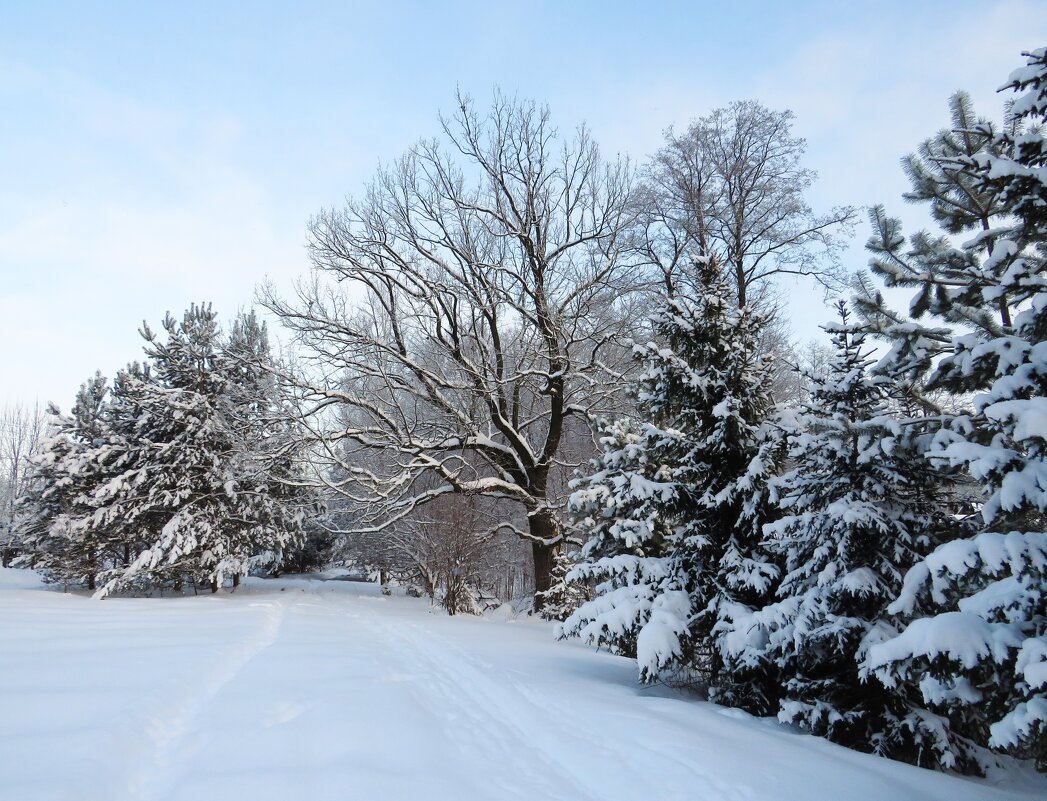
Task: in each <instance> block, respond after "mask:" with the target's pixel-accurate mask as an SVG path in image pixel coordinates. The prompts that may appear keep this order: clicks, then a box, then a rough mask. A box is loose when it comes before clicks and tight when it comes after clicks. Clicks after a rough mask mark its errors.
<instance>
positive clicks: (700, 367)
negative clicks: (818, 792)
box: [561, 259, 778, 710]
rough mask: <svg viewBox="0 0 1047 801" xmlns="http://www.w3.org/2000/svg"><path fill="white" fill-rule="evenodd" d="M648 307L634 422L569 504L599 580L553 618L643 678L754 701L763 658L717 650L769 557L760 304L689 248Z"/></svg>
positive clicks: (764, 581)
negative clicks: (764, 531)
mask: <svg viewBox="0 0 1047 801" xmlns="http://www.w3.org/2000/svg"><path fill="white" fill-rule="evenodd" d="M671 290H672V291H671V292H670V294H669V297H667V299H666V302H665V307H664V309H663V310H662V312H661V313H660V314H659V315H658V316H657V317H656V318H655V320H654V324H655V330H656V333H657V335H658V337H659V339H660V340H661V341H660V343H658V344H656V343H653V342H652V343H648V344H645V345H640V346H637V347H636V349H635V350H636V356H637V358H639V359H640V360H641V361H642V362H643V363H644V365H645V369H644V371H643V373H642V376H641V378H640V380H639V382H638V386H637V390H636V396H637V405H638V408H639V409H640V411H641V413H642V414H644V415H645V416H646V418H647V419H645V420H644V422H643V423H642V424H638V425H635V426H632V427H631V426H629V425H627V424H625V423H619V424H617V425H616V426H615V427H613V428H612V429H611V430H610V432H609V436H608V437H605V439H604V452H603V454H602V456H601V458H600V460H599V462H598V465H597V467H598V469H597V471H596V472H595V473H594V474H593V475H591V476H589V477H588V478H586V479H584V480H582V481H581V482H580V483H579V486H578V490H577V491H576V493H575V495H574V496H573V497H572V502H571V503H572V506H573V508H574V509H575V511H576V514H578V515H579V516H580V518H581V520H580V525H581V528H582V529H583V531H586V532H587V534H588V543H587V545H586V547H585V549H584V551H583V553H584V555H585V556H586V558H587V560H589V561H588V562H587V564H586V565H583V566H581V567H580V568H578V569H577V571H576V572H577V574H578V575H579V576H584V577H588V578H593V579H596V580H599V581H601V582H602V583H601V584H600V585H598V587H597V595H596V598H594V599H593V601H591V602H589V603H587V604H585V605H583V606H582V607H581V608H580V609H579V610H578V612H576V613H575V614H574V615H572V616H571V617H570V618H568V619H567V621H565V623H564V625H563V627H562V629H561V631H562V633H563V634H565V635H570V634H577V635H580V636H582V637H583V638H585V639H587V640H589V641H593V642H598V643H606V644H610V645H613V646H617V647H619V648H620V649H623V650H625V651H629V650H630V649H631V647H632V646H634V645H635V648H636V654H637V659H638V662H639V666H640V676H641V679H642V680H644V681H651V680H654V679H656V678H658V677H660V676H666V675H670V674H672V673H673V672H675V671H678V670H681V669H682V670H686V671H697V672H698V673H699V674H700V675H702V676H703V677H704V678H705V680H707V681H708V682H709V684H710V686H711V693H712V694H713V696H714V697H715V698H716V699H717V700H720V701H722V702H725V703H730V704H734V705H740V706H745V707H746V708H750V709H755V710H760V709H763V708H764V707H765V706H766V705H767V704H768V703H769V698H770V696H771V694H772V693H773V684H774V681H773V679H771V677H769V676H768V675H766V673H765V672H764V670H763V669H764V667H765V666H764V665H759V666H755V665H749V664H737V665H730V666H728V665H727V664H726V663H725V653H726V651H725V649H724V643H725V640H726V638H727V637H728V636H729V635H730V632H731V630H732V626H733V620H735V619H737V618H740V617H742V616H743V615H744V612H745V611H746V610H749V609H750V606H751V605H753V604H757V603H759V602H760V601H761V599H763V598H764V597H765V596H766V594H767V593H768V592H770V591H771V589H772V585H773V582H774V579H775V578H776V576H777V573H778V568H777V566H776V565H774V564H773V563H772V561H771V560H769V559H768V558H767V555H766V554H764V553H762V552H761V551H760V548H759V542H760V529H761V527H762V525H763V523H764V522H765V521H766V519H767V516H768V514H769V513H770V508H769V504H768V501H767V495H766V486H765V485H766V479H767V477H768V475H769V472H770V471H771V469H772V468H773V463H774V459H773V458H772V457H773V454H774V452H775V450H776V445H775V443H774V442H773V441H771V440H769V439H765V438H764V436H763V431H762V429H761V424H762V423H763V421H764V418H765V417H766V415H767V414H768V411H769V408H770V399H769V397H768V395H767V391H766V387H767V385H768V383H769V379H768V365H767V363H766V360H765V359H764V358H762V357H761V356H760V355H759V335H760V333H761V330H762V328H763V326H764V325H765V323H766V317H765V315H763V314H761V313H760V312H758V311H756V310H754V309H752V308H742V309H738V308H737V307H736V306H735V304H734V302H733V295H732V292H731V288H730V285H729V283H728V282H727V280H726V279H725V277H724V275H723V274H722V273H721V271H720V269H719V268H718V266H717V265H716V264H715V262H713V261H712V260H709V259H699V260H696V262H695V264H694V269H693V273H692V274H691V275H690V276H687V280H686V282H680V283H679V284H678V285H676V286H674V287H671Z"/></svg>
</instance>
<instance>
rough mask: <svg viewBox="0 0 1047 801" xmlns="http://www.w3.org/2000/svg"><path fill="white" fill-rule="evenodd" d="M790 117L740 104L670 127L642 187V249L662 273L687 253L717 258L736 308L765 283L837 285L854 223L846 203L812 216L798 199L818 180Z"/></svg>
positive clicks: (758, 295)
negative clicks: (799, 280)
mask: <svg viewBox="0 0 1047 801" xmlns="http://www.w3.org/2000/svg"><path fill="white" fill-rule="evenodd" d="M792 124H793V114H792V112H791V111H772V110H771V109H768V108H766V107H764V106H762V105H761V104H759V103H757V102H754V101H751V100H747V101H741V102H735V103H732V104H730V105H729V106H727V107H725V108H719V109H716V110H715V111H712V112H711V113H709V114H708V115H706V116H704V117H701V118H700V119H698V120H695V121H694V122H693V123H691V125H690V126H689V127H688V128H687V130H686V131H685V132H683V133H676V132H675V131H672V130H670V131H669V132H667V133H666V136H665V140H666V141H665V146H664V147H663V148H662V149H661V150H660V151H658V153H657V154H656V155H655V157H654V158H653V159H652V160H651V162H650V164H649V166H648V168H647V173H646V181H645V187H644V188H645V192H646V194H645V204H644V205H645V211H644V216H643V219H644V221H645V223H646V226H645V229H646V230H645V233H646V235H645V237H644V241H645V249H646V251H647V252H648V255H649V256H650V257H651V258H652V259H653V260H655V261H657V262H658V263H659V264H660V265H661V266H662V267H663V269H670V270H671V269H674V268H675V266H676V265H677V264H679V263H681V261H686V260H687V259H688V258H689V257H690V255H692V254H695V253H697V254H699V255H701V256H709V257H713V258H715V259H716V261H717V263H718V264H720V265H721V266H722V267H723V268H724V270H725V271H726V273H727V275H728V277H729V279H730V280H731V281H732V283H733V286H734V294H735V298H736V301H737V303H738V305H739V306H745V305H747V304H749V303H751V302H753V301H755V300H758V299H763V300H764V301H766V300H767V298H768V295H769V291H770V285H769V282H770V281H771V280H772V279H773V278H775V277H776V276H781V275H809V276H812V277H814V278H815V279H816V280H817V281H818V282H819V283H821V284H822V285H824V286H825V287H827V288H829V289H834V290H836V289H840V288H842V286H843V285H844V277H845V276H844V272H843V270H842V268H841V265H840V262H839V253H840V249H841V247H842V244H843V240H844V238H845V237H846V236H847V235H848V234H849V232H850V229H851V227H852V226H853V224H854V220H855V210H854V209H853V208H852V207H849V206H845V207H839V208H834V209H832V210H831V211H829V212H828V213H827V214H821V215H819V214H815V213H814V212H813V211H812V209H811V207H810V206H809V205H808V202H807V199H806V197H805V195H806V193H807V191H808V189H809V188H810V187H811V185H812V184H813V183H814V180H815V178H816V174H815V172H814V171H813V170H811V169H809V168H806V167H804V166H803V165H802V159H803V155H804V152H805V150H806V147H807V145H806V142H805V141H804V140H803V139H802V138H800V137H797V136H795V135H793V133H792Z"/></svg>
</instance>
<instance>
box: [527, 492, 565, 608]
mask: <svg viewBox="0 0 1047 801" xmlns="http://www.w3.org/2000/svg"><path fill="white" fill-rule="evenodd" d="M527 528H528V531H529V532H530V534H531V536H533V537H537V538H539V539H541V540H542V542H538V541H537V540H531V556H532V557H533V558H534V591H535V597H534V611H535V612H538V611H540V610H541V608H542V605H543V602H542V597H541V596H540V595H538V594H537V593H540V592H545V591H547V590H548V589H549V587H550V586H552V573H553V559H555V558H556V554H557V552H558V551H559V550H560V540H559V537H560V525H559V523H558V522H557V520H556V518H555V517H553V514H552V512H550V511H548V510H542V511H540V512H538V513H536V514H533V515H530V516H528V518H527ZM550 542H552V544H551V545H549V544H547V543H550Z"/></svg>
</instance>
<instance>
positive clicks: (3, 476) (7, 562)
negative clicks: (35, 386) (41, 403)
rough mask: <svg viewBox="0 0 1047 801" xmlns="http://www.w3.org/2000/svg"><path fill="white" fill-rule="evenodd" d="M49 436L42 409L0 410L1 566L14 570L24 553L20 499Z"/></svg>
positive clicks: (18, 408)
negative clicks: (20, 535) (19, 522)
mask: <svg viewBox="0 0 1047 801" xmlns="http://www.w3.org/2000/svg"><path fill="white" fill-rule="evenodd" d="M45 434H46V420H45V416H44V414H43V413H42V412H41V410H40V409H39V407H36V406H33V407H29V406H24V405H22V404H14V405H11V406H8V407H6V408H5V409H3V410H2V411H0V565H2V566H3V567H10V566H11V562H12V560H13V559H14V557H15V556H16V555H17V553H18V551H19V550H20V542H19V538H18V534H17V526H16V522H17V519H18V503H19V499H20V498H21V497H22V495H23V494H24V493H25V492H26V491H27V489H28V486H27V485H28V481H29V474H30V462H31V459H32V457H33V456H34V454H35V453H36V451H37V448H38V447H39V445H40V441H41V440H42V439H43V438H44V436H45Z"/></svg>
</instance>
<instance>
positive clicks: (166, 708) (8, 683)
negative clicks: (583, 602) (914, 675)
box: [0, 570, 1047, 801]
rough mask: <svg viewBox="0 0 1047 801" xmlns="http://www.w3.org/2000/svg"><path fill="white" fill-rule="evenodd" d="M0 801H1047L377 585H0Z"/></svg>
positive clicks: (541, 626) (18, 577)
mask: <svg viewBox="0 0 1047 801" xmlns="http://www.w3.org/2000/svg"><path fill="white" fill-rule="evenodd" d="M0 721H2V723H0V799H2V801H50V800H51V799H76V801H94V800H95V799H106V801H116V800H117V799H199V798H231V799H250V800H251V801H264V800H265V799H280V800H281V801H291V800H293V801H319V800H320V799H339V801H347V800H350V799H387V800H389V801H413V800H414V799H418V800H419V801H421V800H422V799H425V801H444V799H454V801H472V800H473V799H476V800H478V801H487V800H488V799H491V801H495V800H496V799H497V800H498V801H501V800H502V799H527V801H555V800H556V799H564V800H565V801H566V800H567V799H571V800H574V799H578V800H579V801H583V800H584V801H615V799H622V800H623V801H625V800H626V799H628V800H629V801H641V800H642V801H670V799H688V800H692V799H693V800H694V801H699V800H702V801H704V800H705V799H708V801H736V800H737V801H742V800H743V799H744V800H745V801H772V800H773V801H791V800H792V799H818V800H819V801H844V800H845V799H870V801H881V799H882V801H887V800H888V799H890V801H908V800H910V799H942V801H967V800H968V799H1043V798H1047V782H1044V781H1043V779H1042V778H1040V777H1037V776H1035V775H1031V774H1028V773H1016V774H1014V775H1009V776H1002V777H994V780H993V781H974V780H966V779H960V778H954V777H950V776H943V775H939V774H935V773H931V772H928V771H922V770H918V769H916V768H912V767H909V766H907V765H901V764H898V763H892V762H888V761H885V760H880V759H877V758H875V757H870V756H867V755H863V754H857V753H853V752H850V751H847V750H845V749H843V748H838V747H836V746H833V745H831V744H829V743H826V742H823V741H821V740H818V739H815V738H812V737H808V736H803V735H799V734H797V733H795V732H792V731H789V730H787V729H784V728H782V727H780V726H778V725H777V724H775V723H773V722H770V721H760V720H754V719H752V718H749V717H748V716H746V715H744V714H741V713H738V712H734V711H729V710H725V709H721V708H719V707H716V706H713V705H710V704H706V703H701V702H697V701H694V700H691V699H685V698H682V697H680V696H678V695H676V694H675V693H673V692H672V691H669V690H666V689H664V688H640V687H638V686H637V685H636V682H635V669H634V665H633V664H632V663H631V662H630V661H628V660H626V659H621V658H618V657H614V656H610V655H608V654H606V653H597V652H595V651H592V650H589V649H586V648H584V647H582V646H579V645H578V644H575V643H557V642H554V641H553V640H552V638H551V626H550V625H548V624H545V623H542V622H538V621H533V620H521V621H516V622H510V621H504V620H502V621H497V620H487V619H483V620H481V619H470V618H463V617H455V618H448V617H446V616H445V615H443V614H442V613H436V612H430V610H429V606H428V604H427V603H426V602H424V601H419V600H415V599H410V598H399V597H396V598H387V597H383V596H381V595H380V594H378V593H377V588H376V587H375V586H374V585H365V584H357V583H351V582H346V581H319V580H315V579H282V580H277V581H260V580H252V581H249V582H248V583H247V585H246V586H245V587H242V588H241V589H240V590H238V591H237V592H236V593H235V594H226V593H223V594H220V595H218V596H200V597H193V598H179V599H109V600H106V601H102V602H98V601H92V600H90V599H88V598H85V597H82V596H78V595H65V594H62V593H61V592H56V591H53V590H50V589H43V588H42V587H41V585H40V584H39V582H38V581H37V580H36V578H35V576H34V575H33V574H32V573H29V572H26V571H14V570H3V571H0Z"/></svg>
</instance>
